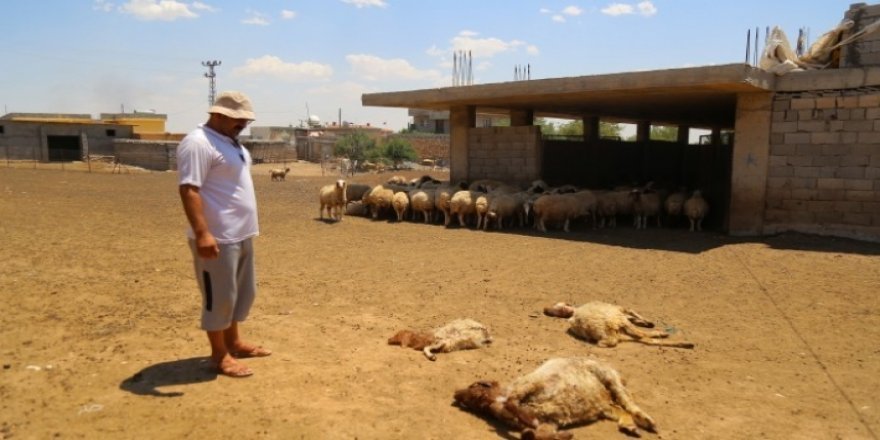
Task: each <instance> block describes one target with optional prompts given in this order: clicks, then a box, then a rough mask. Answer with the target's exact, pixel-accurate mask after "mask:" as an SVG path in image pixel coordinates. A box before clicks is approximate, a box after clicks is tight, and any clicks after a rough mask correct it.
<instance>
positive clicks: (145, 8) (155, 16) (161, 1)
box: [120, 0, 198, 21]
mask: <svg viewBox="0 0 880 440" xmlns="http://www.w3.org/2000/svg"><path fill="white" fill-rule="evenodd" d="M120 10H121V11H122V12H124V13H126V14H131V15H134V16H135V17H136V18H138V19H140V20H147V21H151V20H163V21H173V20H177V19H178V18H196V17H198V14H196V13H195V12H193V11H191V10H190V7H189V6H188V5H187V4H186V3H181V2H178V1H176V0H130V1H129V2H128V3H126V4H124V5H122V6H121V7H120Z"/></svg>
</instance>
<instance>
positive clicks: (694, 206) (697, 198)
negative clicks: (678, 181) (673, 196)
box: [684, 190, 709, 232]
mask: <svg viewBox="0 0 880 440" xmlns="http://www.w3.org/2000/svg"><path fill="white" fill-rule="evenodd" d="M708 213H709V203H708V202H706V199H704V198H703V193H702V191H700V190H696V191H694V193H693V195H691V197H690V198H689V199H687V201H686V202H684V214H685V215H686V216H687V218H688V220H690V221H691V232H693V231H694V228H696V230H697V231H702V230H703V219H704V218H705V217H706V214H708Z"/></svg>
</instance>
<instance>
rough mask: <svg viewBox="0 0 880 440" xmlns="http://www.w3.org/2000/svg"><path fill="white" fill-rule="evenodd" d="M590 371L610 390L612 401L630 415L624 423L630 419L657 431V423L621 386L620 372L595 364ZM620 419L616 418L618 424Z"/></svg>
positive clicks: (638, 424) (645, 427) (652, 430)
mask: <svg viewBox="0 0 880 440" xmlns="http://www.w3.org/2000/svg"><path fill="white" fill-rule="evenodd" d="M590 372H591V373H593V375H594V376H595V377H596V379H599V381H600V382H602V384H603V385H605V388H606V389H607V390H608V391H610V392H611V397H612V400H613V401H614V403H616V404H617V405H620V407H621V408H622V411H625V412H626V413H628V415H629V416H630V417H627V418H626V420H624V421H623V422H624V423H623V424H624V425H629V423H628V421H629V420H632V421H634V422H635V424H636V425H637V426H640V427H642V428H644V429H647V430H648V431H651V432H657V424H656V423H654V419H652V418H651V416H649V415H648V414H647V413H646V412H644V411H642V409H641V408H639V406H638V405H636V403H635V401H633V398H632V396H631V395H630V394H629V391H627V389H626V387H624V386H623V380H622V379H621V378H620V374H618V373H617V371H615V370H614V369H611V368H608V367H606V366H603V365H600V364H596V365H593V366H591V367H590ZM620 420H621V419H620V418H618V426H621V425H620V423H621V422H620ZM632 429H633V431H634V430H635V428H632ZM627 432H629V431H627Z"/></svg>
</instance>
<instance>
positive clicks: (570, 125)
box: [556, 119, 584, 136]
mask: <svg viewBox="0 0 880 440" xmlns="http://www.w3.org/2000/svg"><path fill="white" fill-rule="evenodd" d="M556 134H560V135H562V136H583V134H584V121H581V120H580V119H578V120H575V121H570V122H566V123H565V124H561V125H560V126H559V128H558V129H557V130H556Z"/></svg>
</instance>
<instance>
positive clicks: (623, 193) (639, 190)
mask: <svg viewBox="0 0 880 440" xmlns="http://www.w3.org/2000/svg"><path fill="white" fill-rule="evenodd" d="M320 201H321V218H323V213H324V211H325V208H326V209H327V211H328V216H329V215H330V212H329V211H330V210H331V209H332V210H333V215H332V216H331V218H332V219H335V220H342V218H343V216H344V214H345V212H346V210H347V209H349V204H351V203H357V202H360V206H359V208H360V209H362V210H363V212H364V214H367V215H370V216H371V217H372V218H373V219H377V218H379V217H380V216H387V215H391V216H393V217H394V218H396V219H397V220H398V221H403V220H404V219H405V218H407V216H409V218H410V219H413V220H423V221H424V222H425V223H434V222H435V221H439V218H440V215H441V214H442V216H443V220H442V221H443V225H445V226H449V225H450V224H451V223H453V221H457V223H458V224H459V226H462V227H466V226H469V225H473V226H474V227H476V228H477V229H483V230H487V229H489V228H490V227H491V228H496V229H503V228H504V227H510V226H519V227H523V226H526V225H532V226H534V227H535V228H536V229H538V230H539V231H541V232H547V229H548V227H561V228H562V230H564V231H565V232H569V231H570V226H571V224H572V222H575V221H579V220H583V221H586V222H589V223H591V224H592V227H593V228H604V227H606V226H607V227H611V228H613V227H616V226H617V219H618V217H621V216H627V217H631V218H632V219H633V226H634V227H635V228H637V229H646V228H647V227H648V223H649V220H654V221H656V224H657V226H661V219H666V220H667V221H669V222H675V221H677V220H678V219H680V218H682V217H684V218H687V219H688V221H689V222H690V230H691V231H701V230H702V226H703V225H702V223H703V219H704V218H705V217H706V214H708V212H709V204H708V203H707V202H706V200H705V198H704V197H703V195H702V192H701V191H700V190H695V191H693V192H686V191H685V190H684V189H679V190H678V191H674V192H672V191H669V190H667V189H663V188H657V187H655V185H654V184H653V183H652V182H649V183H647V184H645V185H642V186H635V185H634V186H626V187H618V188H615V189H613V190H593V189H581V188H577V187H575V186H573V185H562V186H559V187H550V186H549V185H547V184H546V183H544V182H543V181H541V180H537V181H534V182H532V184H531V185H530V186H529V187H528V188H525V189H523V188H520V187H518V186H515V185H511V184H508V183H504V182H500V181H497V180H487V179H484V180H477V181H474V182H471V183H470V184H467V183H465V182H460V183H458V184H452V183H450V182H441V181H439V180H436V179H434V178H432V177H431V176H422V177H421V178H418V179H413V180H411V181H407V180H406V179H404V178H403V177H401V176H394V177H392V178H390V179H389V180H388V181H387V182H386V183H385V184H381V185H376V186H369V185H364V184H358V183H348V182H346V181H345V180H339V181H337V182H336V183H335V184H334V185H328V186H325V187H323V188H321V191H320ZM352 212H354V210H352Z"/></svg>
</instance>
